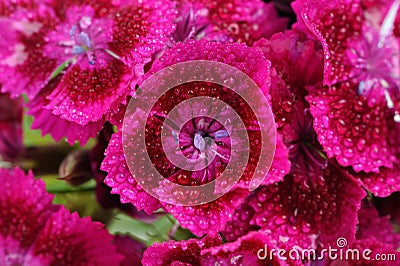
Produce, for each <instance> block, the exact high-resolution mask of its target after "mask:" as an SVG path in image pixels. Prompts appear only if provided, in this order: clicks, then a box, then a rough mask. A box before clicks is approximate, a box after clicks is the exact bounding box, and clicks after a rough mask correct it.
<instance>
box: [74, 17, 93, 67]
mask: <svg viewBox="0 0 400 266" xmlns="http://www.w3.org/2000/svg"><path fill="white" fill-rule="evenodd" d="M91 24H92V19H91V18H90V17H82V19H81V20H80V21H79V25H78V27H77V26H75V25H74V26H72V28H71V30H70V31H69V37H70V39H71V40H72V41H73V43H74V44H73V46H72V53H73V54H74V55H81V54H86V55H87V57H88V59H89V63H90V64H91V65H94V63H95V60H96V57H95V53H94V50H95V46H94V43H92V41H91V39H90V37H89V34H88V33H87V32H85V30H89V27H90V25H91Z"/></svg>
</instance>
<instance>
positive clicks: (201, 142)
mask: <svg viewBox="0 0 400 266" xmlns="http://www.w3.org/2000/svg"><path fill="white" fill-rule="evenodd" d="M206 139H207V140H208V139H209V138H207V137H204V133H203V132H197V133H196V134H195V135H194V146H195V147H196V148H197V149H199V150H200V151H203V150H204V149H205V148H206V145H207V144H206Z"/></svg>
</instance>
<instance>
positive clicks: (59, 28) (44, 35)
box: [0, 0, 175, 143]
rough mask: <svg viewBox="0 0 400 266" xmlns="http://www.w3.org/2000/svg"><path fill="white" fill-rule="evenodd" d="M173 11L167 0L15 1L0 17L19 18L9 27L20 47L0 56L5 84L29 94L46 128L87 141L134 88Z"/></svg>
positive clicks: (167, 29)
mask: <svg viewBox="0 0 400 266" xmlns="http://www.w3.org/2000/svg"><path fill="white" fill-rule="evenodd" d="M30 14H34V15H33V17H32V18H30V17H29V18H30V19H27V18H28V15H29V16H32V15H30ZM174 14H175V10H174V9H173V4H172V3H171V2H169V1H163V2H161V1H157V0H154V1H146V3H138V2H136V1H132V2H129V1H128V2H127V3H122V2H115V1H114V2H111V1H103V2H101V3H98V4H96V5H94V6H91V5H90V3H89V2H84V1H83V2H73V1H68V2H67V3H62V2H57V1H55V2H52V3H49V4H48V5H44V4H43V7H42V4H40V5H39V4H38V7H35V8H34V10H29V9H25V8H20V10H19V11H18V12H15V13H11V14H10V15H8V18H3V19H4V20H6V21H8V20H11V21H12V23H14V24H16V26H15V27H14V28H12V29H11V30H9V31H10V32H7V34H9V35H12V36H13V37H15V38H12V39H11V41H12V45H14V46H15V47H17V48H18V47H20V48H18V49H19V50H18V49H17V48H15V49H16V50H12V51H10V52H9V54H6V55H4V57H5V59H4V60H2V61H1V63H0V72H1V73H2V76H1V80H0V83H2V85H3V87H2V90H3V91H8V92H12V93H13V94H18V93H21V92H26V93H27V94H28V96H29V97H30V98H31V99H34V104H32V105H31V106H33V107H32V108H33V110H31V114H33V115H35V117H37V120H38V121H37V122H36V124H35V127H41V128H42V129H43V132H44V133H51V134H52V135H53V136H54V137H55V138H56V139H59V138H60V136H67V137H68V141H69V142H70V143H73V142H74V141H76V140H79V141H81V142H85V141H86V140H87V138H88V137H93V135H94V132H96V131H98V130H99V129H100V128H101V126H102V124H103V122H104V120H106V119H109V118H110V116H111V115H112V111H113V110H116V109H118V106H119V105H120V103H123V102H124V101H125V99H126V96H128V95H129V94H132V93H133V88H134V86H135V84H136V82H137V81H138V80H139V79H140V76H141V75H142V74H143V72H144V69H143V67H144V65H145V64H146V63H147V62H149V61H150V60H151V56H152V54H153V53H154V52H155V51H157V50H159V49H160V48H162V47H163V46H164V43H165V41H166V39H167V37H166V36H167V35H168V34H170V33H171V32H172V31H173V29H174V26H173V24H172V21H173V19H174ZM20 24H21V25H20ZM4 41H6V40H4ZM7 42H8V46H10V44H9V42H10V40H7ZM150 44H151V45H150ZM8 50H10V49H8ZM12 60H14V61H12ZM15 60H17V62H15ZM11 75H12V78H11ZM31 76H33V77H31ZM16 77H17V78H16ZM51 79H52V81H51V83H49V81H50V80H51ZM16 81H18V82H19V83H15V82H16ZM24 81H26V82H25V83H24ZM46 84H47V86H46ZM36 96H38V99H37V98H35V97H36ZM59 118H61V119H62V120H61V121H58V120H59ZM48 121H51V126H50V125H46V122H48ZM83 131H86V132H85V133H83ZM78 132H79V133H78Z"/></svg>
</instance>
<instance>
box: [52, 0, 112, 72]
mask: <svg viewBox="0 0 400 266" xmlns="http://www.w3.org/2000/svg"><path fill="white" fill-rule="evenodd" d="M66 13H67V15H66V18H67V21H66V22H65V23H64V24H61V25H59V26H58V27H56V28H55V30H54V31H52V32H50V33H49V34H48V35H47V36H46V42H47V44H46V46H45V47H44V53H45V54H46V56H48V57H49V58H53V59H56V60H57V61H60V62H65V64H66V65H68V64H69V63H76V62H77V61H80V60H81V59H83V60H87V62H88V63H89V64H90V65H94V64H95V63H96V61H97V62H101V61H102V60H104V59H105V57H104V54H108V55H111V56H113V57H115V58H117V59H119V58H118V56H117V55H116V54H115V53H113V52H111V51H109V50H108V48H109V45H108V44H109V43H110V42H112V40H113V35H112V34H113V21H112V20H111V19H108V18H97V17H95V13H94V10H93V8H92V7H90V6H80V7H72V8H70V9H68V10H67V11H66ZM99 52H101V53H99ZM63 65H64V64H63Z"/></svg>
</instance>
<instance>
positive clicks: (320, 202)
mask: <svg viewBox="0 0 400 266" xmlns="http://www.w3.org/2000/svg"><path fill="white" fill-rule="evenodd" d="M322 174H323V176H319V177H318V178H317V180H316V181H315V182H314V181H311V180H309V178H308V176H309V175H310V173H309V172H304V173H303V176H301V175H299V174H298V173H297V174H296V175H295V176H293V175H287V176H286V178H285V180H284V181H283V182H280V183H275V184H272V185H269V186H264V187H262V188H259V189H258V190H257V192H256V194H255V196H254V197H253V198H252V199H251V200H249V205H250V206H251V207H252V208H253V209H254V211H255V214H254V215H253V218H252V221H251V224H254V225H257V226H260V227H261V229H262V230H265V231H267V232H269V233H270V234H271V235H272V237H275V238H277V239H278V238H282V239H286V240H287V241H289V242H288V243H289V244H290V245H298V246H300V247H303V248H317V246H322V247H326V246H327V245H329V244H330V243H334V241H336V239H337V238H338V237H346V239H348V241H352V240H354V238H355V229H356V224H357V214H356V211H357V210H358V209H359V208H360V202H361V199H362V198H363V197H364V195H365V193H364V191H363V190H362V189H361V187H360V185H359V183H358V182H356V180H355V179H354V178H353V177H351V176H350V175H348V174H347V173H346V172H344V171H343V170H342V169H340V168H339V167H337V166H334V165H329V166H328V167H327V168H326V169H324V170H323V172H322Z"/></svg>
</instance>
